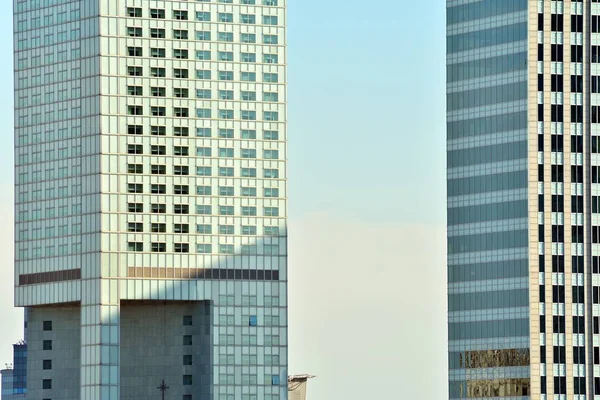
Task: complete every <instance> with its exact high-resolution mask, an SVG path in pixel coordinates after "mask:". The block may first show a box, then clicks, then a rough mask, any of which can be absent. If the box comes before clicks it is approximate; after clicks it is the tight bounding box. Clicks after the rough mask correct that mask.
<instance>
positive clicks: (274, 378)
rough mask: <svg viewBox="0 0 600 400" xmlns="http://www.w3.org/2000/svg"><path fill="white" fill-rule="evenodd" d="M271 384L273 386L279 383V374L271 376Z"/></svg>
mask: <svg viewBox="0 0 600 400" xmlns="http://www.w3.org/2000/svg"><path fill="white" fill-rule="evenodd" d="M271 384H272V385H274V386H275V385H279V375H273V376H271Z"/></svg>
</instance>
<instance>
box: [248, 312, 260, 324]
mask: <svg viewBox="0 0 600 400" xmlns="http://www.w3.org/2000/svg"><path fill="white" fill-rule="evenodd" d="M248 325H250V326H257V325H258V319H257V318H256V315H251V316H250V318H249V320H248Z"/></svg>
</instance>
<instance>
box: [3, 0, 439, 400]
mask: <svg viewBox="0 0 600 400" xmlns="http://www.w3.org/2000/svg"><path fill="white" fill-rule="evenodd" d="M11 8H12V4H11V3H10V2H2V3H0V37H1V38H4V39H3V40H2V41H1V42H0V46H1V49H2V50H1V51H2V54H3V57H0V87H2V88H3V89H4V90H3V93H2V96H0V124H1V126H3V127H4V128H5V129H4V134H2V135H0V170H2V171H4V174H0V205H1V206H2V207H0V243H1V247H0V249H1V250H2V251H1V252H0V265H1V267H0V268H1V274H0V292H1V293H3V296H1V297H0V320H2V322H3V323H2V328H3V329H2V330H0V365H2V363H4V362H9V361H10V359H11V348H10V344H11V343H12V342H14V341H16V340H17V339H19V338H20V337H21V326H20V324H21V319H22V317H21V314H20V312H19V311H15V310H13V309H12V295H11V293H12V178H13V175H12V169H13V164H12V160H13V154H12V145H13V134H12V118H13V113H12V107H13V103H12V68H13V66H12V42H11V38H12V17H11V16H12V9H11ZM288 15H289V18H288V23H289V40H288V44H289V49H288V51H289V77H288V78H289V159H290V164H289V170H290V174H289V187H290V190H289V197H290V344H291V347H290V372H291V373H312V374H315V375H318V378H316V379H315V380H313V381H312V382H311V383H310V386H309V397H308V400H338V399H339V400H342V399H343V400H363V399H365V398H378V399H383V398H388V399H401V398H402V399H408V398H410V399H427V400H429V399H441V398H444V397H445V396H446V386H447V385H446V354H445V351H446V348H445V345H446V326H445V324H446V316H445V307H446V299H445V277H446V273H445V264H444V257H445V244H444V243H445V240H444V229H445V180H444V179H445V153H444V150H445V141H444V140H445V139H444V129H445V111H444V108H445V96H444V90H445V88H444V82H445V58H444V49H445V38H444V35H445V20H444V15H445V2H444V1H443V0H434V1H430V2H410V1H405V0H404V1H402V0H401V1H397V0H395V1H391V0H381V1H378V2H367V1H364V0H360V1H359V0H343V1H342V0H329V1H322V0H321V1H317V0H289V12H288Z"/></svg>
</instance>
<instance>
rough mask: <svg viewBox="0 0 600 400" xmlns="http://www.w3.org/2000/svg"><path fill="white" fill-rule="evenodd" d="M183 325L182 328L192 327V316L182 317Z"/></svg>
mask: <svg viewBox="0 0 600 400" xmlns="http://www.w3.org/2000/svg"><path fill="white" fill-rule="evenodd" d="M183 325H184V326H192V316H191V315H184V316H183Z"/></svg>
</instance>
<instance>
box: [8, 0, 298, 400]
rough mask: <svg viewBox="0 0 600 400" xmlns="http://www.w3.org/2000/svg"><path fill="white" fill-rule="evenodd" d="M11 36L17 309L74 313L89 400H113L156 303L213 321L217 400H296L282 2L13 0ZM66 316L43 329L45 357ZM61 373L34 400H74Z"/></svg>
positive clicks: (43, 376) (38, 386)
mask: <svg viewBox="0 0 600 400" xmlns="http://www.w3.org/2000/svg"><path fill="white" fill-rule="evenodd" d="M14 23H15V38H14V44H15V160H16V161H15V162H16V172H15V182H16V183H15V186H16V187H15V203H16V204H15V212H16V218H15V219H16V223H15V252H16V262H15V272H16V273H15V285H16V290H15V303H16V305H17V306H26V307H32V308H35V307H38V306H42V305H53V306H56V305H58V304H67V303H68V304H69V306H72V305H73V304H79V307H80V315H79V318H80V325H81V326H80V332H79V334H78V335H76V336H75V335H72V333H69V334H70V335H72V336H71V337H73V338H75V337H77V338H78V339H77V340H80V347H81V360H80V361H78V362H80V374H81V385H80V386H81V387H80V393H79V395H80V397H79V398H81V399H119V398H120V397H119V396H120V385H121V384H122V380H123V379H121V378H122V374H121V371H120V363H119V355H120V347H121V343H120V340H121V339H120V333H119V332H120V331H119V330H120V328H121V320H120V317H121V315H122V314H123V315H125V314H126V313H125V311H124V310H123V307H127V305H126V302H127V301H146V300H148V301H157V303H158V301H159V300H162V301H167V302H168V301H173V302H181V301H192V302H204V303H207V304H209V305H210V306H209V307H208V309H207V310H208V311H206V313H208V314H210V318H206V319H204V318H202V319H201V320H202V321H205V320H206V321H210V337H211V338H212V343H211V350H210V354H211V358H210V359H211V360H212V362H213V364H212V365H210V366H208V367H209V369H210V373H209V374H208V375H210V376H211V377H213V381H212V382H211V385H210V390H209V392H208V394H207V395H208V396H210V398H211V399H213V398H214V399H219V400H233V399H236V400H238V399H242V400H252V399H257V400H262V399H265V400H275V399H285V398H287V390H286V379H287V223H286V217H287V185H286V179H287V170H286V158H287V150H286V141H287V124H286V121H287V114H286V113H287V109H286V104H287V86H286V79H287V75H286V64H287V53H286V41H287V38H286V28H285V26H286V0H204V1H194V2H192V1H190V2H187V1H169V0H162V1H153V2H145V1H141V0H127V1H125V0H123V1H115V2H113V1H99V0H94V1H83V0H76V1H69V0H35V1H30V0H14ZM127 304H131V303H127ZM161 304H162V302H161ZM63 314H64V315H67V313H63ZM63 314H61V312H60V310H58V309H57V310H54V309H53V310H51V312H48V315H49V316H50V315H52V316H53V317H52V318H53V319H52V320H51V319H50V317H48V318H49V319H48V320H47V321H46V320H44V317H43V315H44V314H43V309H41V308H38V309H36V310H35V312H32V321H33V322H32V323H33V324H34V325H35V326H32V327H31V332H41V333H39V335H37V336H36V337H32V338H30V339H29V342H31V345H32V346H33V347H35V349H36V350H35V354H36V357H37V356H38V355H39V356H40V357H42V356H43V357H46V356H47V354H49V353H43V352H44V351H56V349H55V348H54V349H52V348H51V346H50V348H49V349H47V348H46V347H44V346H46V345H47V343H45V342H48V341H50V342H52V340H54V341H55V340H57V339H56V338H57V337H58V336H57V335H59V333H60V324H61V321H60V318H61V317H60V315H63ZM133 314H135V313H134V312H133V311H132V312H131V315H133ZM128 315H130V314H128ZM68 318H69V320H68V321H69V332H71V326H72V321H73V320H72V316H71V315H70V314H69V317H68ZM47 322H49V323H50V324H49V326H50V328H51V329H49V330H47V329H46V323H47ZM42 323H43V324H42ZM36 324H37V325H36ZM65 324H66V322H65ZM38 325H39V326H38ZM65 326H66V325H65ZM65 331H67V329H66V328H65ZM44 332H52V334H50V333H44ZM43 335H53V336H52V340H50V339H48V340H45V341H44V343H42V338H43ZM48 338H50V336H48ZM36 341H39V343H37V342H36ZM38 345H39V346H38ZM33 347H32V348H33ZM32 354H33V353H32ZM56 354H58V353H56ZM61 354H62V353H61ZM57 357H58V356H57ZM189 360H190V359H189V358H188V359H186V361H185V362H186V363H188V362H189ZM42 361H43V362H44V364H43V368H42V366H41V363H42ZM47 361H48V362H47ZM31 362H32V363H34V364H35V363H36V362H37V361H31ZM58 365H62V363H59V362H57V360H52V361H50V359H44V360H40V366H37V364H36V365H34V366H35V368H38V367H39V371H36V374H35V379H33V378H32V379H30V382H28V385H31V387H32V388H35V390H36V392H35V393H38V392H39V393H42V395H41V396H42V397H40V398H50V397H52V398H54V399H56V398H68V396H67V395H64V393H63V394H61V392H60V389H57V388H60V386H57V382H59V383H60V382H61V379H60V371H59V367H57V366H58ZM185 365H186V366H187V365H188V364H185ZM48 366H49V368H46V367H48ZM195 367H196V366H194V368H195ZM205 367H206V366H205V365H203V366H198V368H199V369H198V371H200V369H202V370H203V371H204V368H205ZM198 373H199V374H200V375H199V376H206V375H207V373H205V372H202V373H200V372H198ZM192 375H193V374H190V375H188V374H186V375H185V376H189V378H185V377H183V378H182V379H183V382H184V383H183V385H187V383H185V382H187V381H191V379H192ZM38 378H39V379H38ZM38 381H39V382H38ZM173 385H174V383H171V386H173ZM190 386H191V384H190ZM44 391H46V392H44ZM30 393H31V392H30ZM49 394H52V396H50V395H49ZM193 395H194V393H191V392H190V393H189V395H188V394H186V395H184V397H183V399H184V400H191V399H192V397H191V396H193ZM203 395H204V393H203ZM35 396H37V394H36V395H35ZM185 396H190V397H185ZM198 398H199V397H198ZM203 398H204V397H203ZM207 398H208V397H207Z"/></svg>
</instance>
